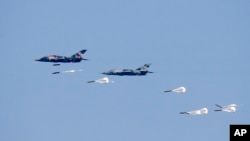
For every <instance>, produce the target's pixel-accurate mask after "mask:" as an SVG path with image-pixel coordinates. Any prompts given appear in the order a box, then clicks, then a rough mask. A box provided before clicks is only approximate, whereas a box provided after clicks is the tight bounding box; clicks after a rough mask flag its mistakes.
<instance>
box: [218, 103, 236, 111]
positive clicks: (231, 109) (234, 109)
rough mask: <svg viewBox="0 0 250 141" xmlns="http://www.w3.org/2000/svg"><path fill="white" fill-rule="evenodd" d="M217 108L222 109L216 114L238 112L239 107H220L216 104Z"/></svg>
mask: <svg viewBox="0 0 250 141" xmlns="http://www.w3.org/2000/svg"><path fill="white" fill-rule="evenodd" d="M215 106H217V107H219V108H220V109H219V110H214V111H216V112H219V111H222V112H230V113H231V112H236V110H237V109H236V107H237V105H236V104H230V105H227V106H220V105H218V104H215Z"/></svg>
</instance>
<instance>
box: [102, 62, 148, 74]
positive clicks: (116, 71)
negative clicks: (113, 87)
mask: <svg viewBox="0 0 250 141" xmlns="http://www.w3.org/2000/svg"><path fill="white" fill-rule="evenodd" d="M150 65H151V64H145V65H144V66H141V67H140V68H137V69H135V70H132V69H112V70H110V71H107V72H103V73H102V74H105V75H119V76H124V75H128V76H135V75H137V76H142V75H146V74H147V73H153V72H150V71H148V68H149V66H150Z"/></svg>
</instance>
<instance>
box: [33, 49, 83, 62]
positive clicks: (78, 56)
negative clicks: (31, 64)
mask: <svg viewBox="0 0 250 141" xmlns="http://www.w3.org/2000/svg"><path fill="white" fill-rule="evenodd" d="M86 51H87V50H86V49H83V50H81V51H79V52H77V53H76V54H74V55H72V56H70V57H67V56H59V55H49V56H44V57H42V58H39V59H35V61H40V62H52V63H78V62H81V61H82V60H88V59H84V58H82V55H83V54H84V53H85V52H86ZM58 65H60V64H54V65H53V66H58Z"/></svg>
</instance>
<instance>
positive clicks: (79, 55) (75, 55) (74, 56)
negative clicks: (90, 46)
mask: <svg viewBox="0 0 250 141" xmlns="http://www.w3.org/2000/svg"><path fill="white" fill-rule="evenodd" d="M86 51H87V50H86V49H83V50H81V51H79V52H77V53H76V54H74V55H72V56H71V57H72V58H78V59H80V58H81V59H82V60H88V59H84V58H82V55H83V54H84V53H85V52H86Z"/></svg>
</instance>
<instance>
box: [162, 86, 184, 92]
mask: <svg viewBox="0 0 250 141" xmlns="http://www.w3.org/2000/svg"><path fill="white" fill-rule="evenodd" d="M164 92H176V93H185V92H186V88H185V87H179V88H175V89H173V90H167V91H164Z"/></svg>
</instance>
